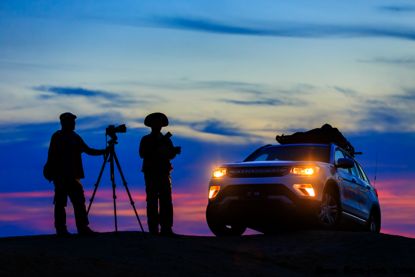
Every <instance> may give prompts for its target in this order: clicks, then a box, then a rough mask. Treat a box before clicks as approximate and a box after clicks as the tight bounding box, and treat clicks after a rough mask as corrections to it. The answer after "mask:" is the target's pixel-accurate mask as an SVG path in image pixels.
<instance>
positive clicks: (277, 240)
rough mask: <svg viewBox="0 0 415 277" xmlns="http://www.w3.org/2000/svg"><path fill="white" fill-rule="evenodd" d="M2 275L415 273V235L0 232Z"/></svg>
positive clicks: (300, 232) (345, 274)
mask: <svg viewBox="0 0 415 277" xmlns="http://www.w3.org/2000/svg"><path fill="white" fill-rule="evenodd" d="M0 250H1V251H0V276H68V275H71V276H213V275H216V276H217V275H220V276H226V275H227V276H304V275H308V276H309V275H317V276H334V275H336V276H338V275H343V276H362V275H371V276H387V275H394V276H415V259H414V258H415V239H410V238H405V237H398V236H391V235H384V234H380V235H373V234H369V233H360V232H334V231H332V232H330V231H310V230H307V231H298V232H286V233H280V234H276V235H272V236H265V235H250V236H243V237H233V238H232V237H230V238H229V237H225V238H216V237H197V236H181V237H177V238H176V237H175V238H166V237H155V236H151V235H149V234H143V233H140V232H120V233H117V234H116V233H104V234H99V235H98V236H97V237H79V236H73V237H70V238H58V237H55V236H51V235H48V236H32V237H14V238H1V239H0Z"/></svg>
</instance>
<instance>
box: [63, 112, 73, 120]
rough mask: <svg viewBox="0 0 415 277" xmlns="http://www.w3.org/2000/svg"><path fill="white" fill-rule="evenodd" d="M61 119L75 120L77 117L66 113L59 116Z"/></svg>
mask: <svg viewBox="0 0 415 277" xmlns="http://www.w3.org/2000/svg"><path fill="white" fill-rule="evenodd" d="M59 119H60V120H61V121H66V120H75V119H76V115H74V114H73V113H70V112H66V113H63V114H61V115H60V116H59Z"/></svg>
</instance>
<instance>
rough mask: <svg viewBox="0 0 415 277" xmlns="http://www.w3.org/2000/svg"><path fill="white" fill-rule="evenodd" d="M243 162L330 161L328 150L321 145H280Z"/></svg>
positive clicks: (264, 149)
mask: <svg viewBox="0 0 415 277" xmlns="http://www.w3.org/2000/svg"><path fill="white" fill-rule="evenodd" d="M245 161H320V162H326V163H328V162H329V161H330V149H329V147H328V146H325V145H322V146H319V145H281V146H273V147H266V148H263V149H260V150H259V151H256V152H254V153H252V154H251V155H250V156H249V157H248V158H246V159H245Z"/></svg>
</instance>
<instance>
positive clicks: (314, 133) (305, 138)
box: [275, 124, 357, 156]
mask: <svg viewBox="0 0 415 277" xmlns="http://www.w3.org/2000/svg"><path fill="white" fill-rule="evenodd" d="M275 139H276V140H277V141H278V142H279V143H280V144H294V143H323V144H329V143H334V144H336V145H338V146H340V147H341V148H343V149H344V150H346V151H347V152H349V154H350V155H352V156H354V155H355V154H357V153H356V152H355V149H354V147H353V145H352V144H351V143H350V142H349V141H348V140H347V139H346V138H345V137H344V136H343V134H342V133H341V132H340V131H339V130H338V129H337V128H333V127H332V126H331V125H330V124H324V125H323V126H321V128H316V129H312V130H309V131H306V132H297V133H294V134H292V135H281V136H276V138H275Z"/></svg>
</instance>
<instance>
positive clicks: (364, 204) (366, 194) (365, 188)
mask: <svg viewBox="0 0 415 277" xmlns="http://www.w3.org/2000/svg"><path fill="white" fill-rule="evenodd" d="M355 167H356V168H357V170H358V172H359V181H358V185H359V190H360V199H359V200H360V201H359V204H360V209H361V214H362V218H363V219H365V220H367V219H369V216H370V210H371V208H372V197H371V193H372V187H371V186H370V183H369V179H368V178H367V176H366V174H365V172H364V171H363V169H362V167H361V166H360V164H359V163H357V162H356V161H355Z"/></svg>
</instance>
